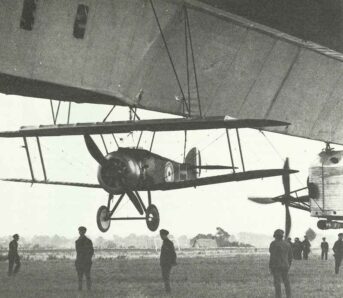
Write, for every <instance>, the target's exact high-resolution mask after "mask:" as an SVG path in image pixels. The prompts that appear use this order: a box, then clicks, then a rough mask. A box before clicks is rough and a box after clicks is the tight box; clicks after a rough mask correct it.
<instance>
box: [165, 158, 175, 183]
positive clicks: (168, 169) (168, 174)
mask: <svg viewBox="0 0 343 298" xmlns="http://www.w3.org/2000/svg"><path fill="white" fill-rule="evenodd" d="M164 180H165V181H166V182H174V166H173V164H172V163H171V162H170V161H168V162H167V163H166V164H165V166H164Z"/></svg>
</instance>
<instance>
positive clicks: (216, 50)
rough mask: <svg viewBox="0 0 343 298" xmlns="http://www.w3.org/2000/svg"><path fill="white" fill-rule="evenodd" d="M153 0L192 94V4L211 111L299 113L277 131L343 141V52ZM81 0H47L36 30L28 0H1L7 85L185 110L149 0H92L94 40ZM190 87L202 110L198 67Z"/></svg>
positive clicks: (207, 111) (202, 7)
mask: <svg viewBox="0 0 343 298" xmlns="http://www.w3.org/2000/svg"><path fill="white" fill-rule="evenodd" d="M153 3H154V5H155V7H156V12H157V15H158V17H159V21H160V24H161V27H162V30H163V32H164V34H165V37H166V41H167V44H168V47H169V50H170V53H171V56H172V58H173V62H174V64H175V69H176V71H177V73H178V76H179V79H180V82H181V86H182V89H183V91H184V93H185V94H186V95H187V94H188V91H187V85H188V84H187V68H186V54H185V53H186V46H185V11H184V8H183V6H182V4H183V3H186V5H187V11H188V16H189V24H190V30H191V34H192V41H193V48H194V57H195V63H196V67H197V74H198V76H197V77H198V80H199V90H200V101H201V106H202V110H203V113H204V116H207V117H208V116H221V115H230V116H231V117H235V118H256V119H273V120H279V121H284V122H289V123H291V124H292V125H290V126H289V127H288V128H272V129H271V130H273V131H278V132H281V133H286V134H289V135H295V136H300V137H304V138H311V139H317V140H323V141H326V142H333V143H340V144H343V122H342V119H341V118H342V117H341V115H342V114H343V102H342V101H341V100H340V99H341V97H342V95H343V84H342V82H343V77H342V73H343V69H342V61H343V55H341V54H339V53H336V52H333V51H330V50H328V49H325V48H321V47H320V46H317V45H315V44H313V43H310V42H303V41H301V40H298V39H297V38H293V37H290V36H288V35H286V34H282V33H280V32H278V31H275V30H272V29H269V28H267V27H265V26H261V25H258V24H255V23H252V22H250V21H247V20H245V19H243V18H240V17H237V16H234V15H232V14H230V13H228V12H225V11H222V10H219V9H215V8H213V7H212V6H208V5H206V4H204V3H202V2H199V1H196V0H185V1H172V0H154V1H153ZM77 4H78V1H77V0H60V1H38V2H37V9H36V13H35V24H34V26H33V30H32V31H28V32H26V31H25V30H21V29H20V28H19V22H20V15H21V11H22V5H23V1H22V0H12V1H7V0H0V40H6V41H7V42H3V43H0V92H3V93H10V94H22V95H25V96H35V97H40V96H41V97H44V98H49V99H51V98H52V99H61V100H70V101H76V102H92V103H99V104H104V103H106V104H122V105H138V106H139V107H142V108H145V109H151V110H155V111H162V112H167V113H173V114H178V115H181V114H183V107H182V104H181V103H180V101H176V100H175V97H176V96H178V97H179V96H180V93H181V92H180V89H179V86H178V84H177V82H176V79H175V76H174V73H173V70H172V68H171V65H170V62H169V59H168V56H167V52H166V49H165V47H164V44H163V40H162V38H161V34H160V32H159V30H158V27H157V24H156V21H155V18H154V15H153V12H152V9H151V6H150V3H149V1H142V0H130V1H128V0H115V1H113V0H102V1H97V0H88V1H87V5H88V6H89V14H88V22H87V28H86V33H85V36H84V39H75V38H74V37H73V35H72V28H71V26H72V24H73V22H74V19H75V13H76V10H75V9H76V8H77ZM16 24H17V25H16ZM188 54H189V59H188V60H189V61H188V62H190V61H191V56H190V48H189V47H188ZM190 65H191V63H190ZM190 70H192V69H190ZM141 89H142V90H143V95H142V97H141V100H138V97H136V95H137V94H138V93H139V91H140V90H141ZM190 94H191V115H192V116H197V115H198V114H199V109H198V106H197V99H196V89H195V82H194V74H193V72H192V71H190ZM187 100H188V99H187Z"/></svg>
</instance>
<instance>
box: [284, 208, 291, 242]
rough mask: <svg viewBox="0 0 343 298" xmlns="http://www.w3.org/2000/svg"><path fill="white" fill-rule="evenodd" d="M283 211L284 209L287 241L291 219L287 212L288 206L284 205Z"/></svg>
mask: <svg viewBox="0 0 343 298" xmlns="http://www.w3.org/2000/svg"><path fill="white" fill-rule="evenodd" d="M285 209H286V222H285V239H287V238H288V236H289V233H290V232H291V227H292V219H291V213H290V211H289V206H288V204H285Z"/></svg>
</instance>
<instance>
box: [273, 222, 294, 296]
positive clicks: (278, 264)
mask: <svg viewBox="0 0 343 298" xmlns="http://www.w3.org/2000/svg"><path fill="white" fill-rule="evenodd" d="M283 234H284V232H283V230H280V229H277V230H276V231H275V232H274V238H275V240H274V241H273V242H272V243H271V244H270V246H269V252H270V260H269V268H270V272H271V273H272V274H273V277H274V287H275V297H276V298H279V297H281V280H282V281H283V283H284V285H285V290H286V297H287V298H290V297H291V285H290V282H289V278H288V271H289V268H290V267H291V264H292V259H293V256H292V248H291V246H290V244H289V243H288V242H287V241H284V240H283Z"/></svg>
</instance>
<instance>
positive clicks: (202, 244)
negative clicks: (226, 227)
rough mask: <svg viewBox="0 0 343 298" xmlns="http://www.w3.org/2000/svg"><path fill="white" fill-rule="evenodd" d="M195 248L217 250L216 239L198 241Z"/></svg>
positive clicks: (194, 245)
mask: <svg viewBox="0 0 343 298" xmlns="http://www.w3.org/2000/svg"><path fill="white" fill-rule="evenodd" d="M193 247H195V248H217V247H218V245H217V241H216V239H196V240H195V242H194V244H193Z"/></svg>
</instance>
